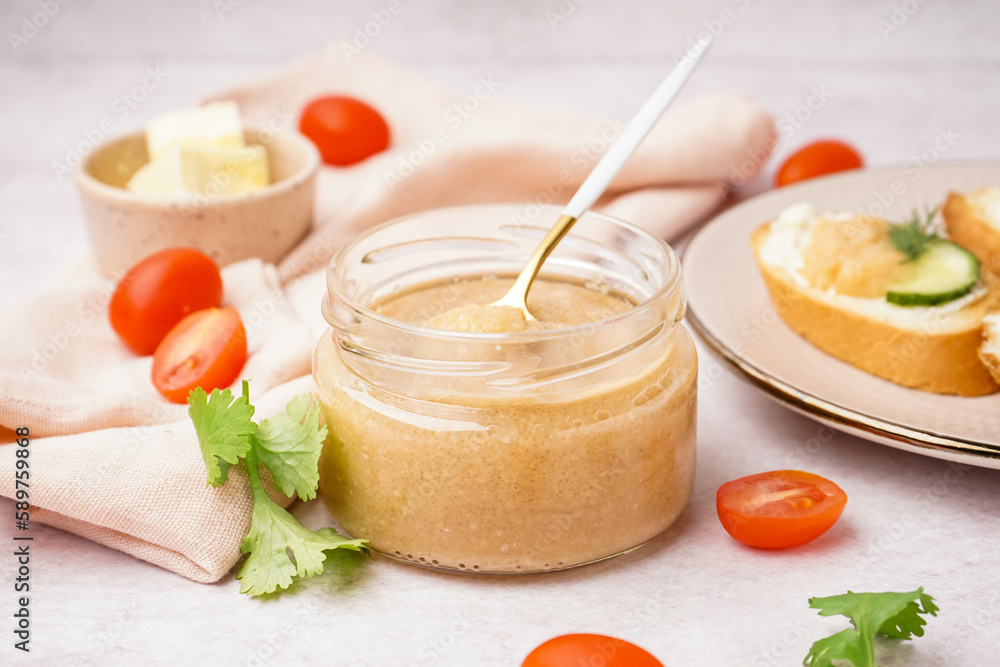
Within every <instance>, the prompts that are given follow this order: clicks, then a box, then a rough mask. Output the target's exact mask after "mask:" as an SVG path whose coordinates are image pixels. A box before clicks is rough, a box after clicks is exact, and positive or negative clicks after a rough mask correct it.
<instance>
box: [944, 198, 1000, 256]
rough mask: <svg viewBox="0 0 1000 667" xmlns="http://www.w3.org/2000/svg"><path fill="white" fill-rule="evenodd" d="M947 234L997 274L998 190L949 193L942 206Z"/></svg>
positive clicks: (999, 240)
mask: <svg viewBox="0 0 1000 667" xmlns="http://www.w3.org/2000/svg"><path fill="white" fill-rule="evenodd" d="M941 216H942V217H943V218H944V221H945V225H946V226H947V228H948V235H949V236H950V237H951V239H952V240H953V241H954V242H955V243H958V244H960V245H963V246H965V247H966V248H968V249H969V250H971V251H972V252H973V253H974V254H975V255H976V257H978V258H979V261H980V262H982V263H983V266H985V267H987V268H988V269H990V270H991V271H993V273H996V274H997V275H1000V188H982V189H979V190H973V191H972V192H969V193H968V194H961V193H958V192H952V193H951V194H949V195H948V199H947V201H945V203H944V206H943V207H941Z"/></svg>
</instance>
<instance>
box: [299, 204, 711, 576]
mask: <svg viewBox="0 0 1000 667" xmlns="http://www.w3.org/2000/svg"><path fill="white" fill-rule="evenodd" d="M558 215H559V210H558V209H556V208H554V207H550V208H543V209H542V211H541V214H540V215H539V216H537V217H535V220H536V221H537V222H532V221H529V220H527V219H526V217H525V207H524V206H523V205H487V206H472V207H461V208H450V209H441V210H434V211H428V212H424V213H419V214H416V215H411V216H408V217H404V218H400V219H397V220H395V221H392V222H389V223H386V224H384V225H381V226H379V227H376V228H374V229H372V230H370V231H368V232H366V233H364V234H362V235H361V236H359V237H357V238H355V239H354V240H353V241H352V242H350V243H348V244H347V245H345V246H343V247H342V248H341V249H340V251H339V252H338V253H337V256H336V257H335V258H334V259H333V261H332V262H331V263H330V267H329V271H328V275H327V287H328V294H327V297H326V300H325V302H324V306H323V312H324V315H325V317H326V319H327V321H328V322H329V323H330V326H331V329H330V330H329V332H328V333H327V334H326V335H324V336H323V338H322V339H321V341H320V344H319V346H318V348H317V350H316V355H315V358H314V363H313V375H314V376H315V379H316V384H317V387H318V389H319V393H318V398H319V400H320V401H321V403H322V405H323V411H324V415H325V418H326V422H327V425H328V426H329V429H330V435H329V438H328V440H327V442H326V444H325V446H324V449H323V453H322V456H321V458H320V464H319V471H320V491H321V493H322V496H323V499H324V502H325V503H326V505H327V507H328V508H329V510H330V512H331V513H332V514H333V515H334V516H335V517H336V519H337V520H338V522H339V523H340V524H341V526H343V528H344V529H345V530H346V531H347V532H348V533H350V534H351V535H352V536H354V537H361V538H366V539H368V540H370V543H371V547H372V548H373V549H375V550H377V551H379V552H381V553H382V554H385V555H387V556H389V557H392V558H396V559H399V560H404V561H408V562H412V563H416V564H419V565H425V566H428V567H434V568H440V569H447V570H456V571H465V572H491V573H514V572H536V571H544V570H557V569H561V568H566V567H573V566H576V565H582V564H585V563H590V562H594V561H597V560H601V559H604V558H608V557H611V556H615V555H618V554H622V553H625V552H627V551H630V550H632V549H634V548H636V547H638V546H641V545H642V544H643V543H645V542H647V541H648V540H649V539H651V538H652V537H654V536H655V535H657V534H658V533H660V532H661V531H663V530H664V529H665V528H666V527H667V526H669V525H670V524H671V523H672V522H673V521H674V520H675V519H676V518H677V516H678V514H680V512H681V510H682V509H683V508H684V505H685V504H686V503H687V501H688V499H689V497H690V495H691V489H692V486H693V483H694V468H695V412H696V385H697V381H696V377H697V357H696V353H695V349H694V345H693V343H692V340H691V337H690V335H689V334H688V332H687V330H686V329H685V328H684V327H683V326H680V324H679V323H680V321H681V319H682V318H683V316H684V296H683V289H682V286H681V278H680V266H679V264H678V261H677V258H676V257H675V255H674V253H673V251H672V250H671V249H670V247H669V246H667V245H666V244H665V243H664V242H663V241H661V240H660V239H658V238H656V237H654V236H652V235H650V234H648V233H646V232H644V231H642V230H640V229H638V228H636V227H634V226H632V225H629V224H627V223H624V222H621V221H619V220H615V219H612V218H610V217H607V216H604V215H600V214H595V213H588V214H586V215H584V216H583V218H581V219H580V221H579V222H577V224H576V226H575V227H574V228H573V232H572V234H571V235H570V236H568V237H567V238H565V239H564V240H563V241H562V242H561V243H560V244H559V246H558V247H557V249H556V250H555V252H554V253H553V254H552V256H551V257H550V258H549V259H548V260H547V261H546V263H545V265H544V267H543V273H542V276H543V277H545V278H547V279H549V280H557V279H558V280H566V281H572V282H575V283H578V284H586V285H590V286H593V285H600V286H601V288H602V289H612V290H615V292H617V293H619V294H621V295H624V296H625V297H627V298H628V299H629V300H630V301H632V302H633V303H635V304H636V305H635V306H634V307H632V308H630V309H629V310H626V311H625V312H622V313H620V314H618V315H614V316H612V317H608V318H606V319H600V320H597V321H589V322H587V323H585V324H583V325H577V326H572V327H566V328H559V329H551V330H544V331H522V332H517V333H499V334H498V333H469V332H454V331H443V330H438V329H431V328H428V327H424V326H420V325H419V324H413V323H410V322H404V321H401V320H395V319H392V318H390V317H388V316H386V315H384V314H382V313H380V312H379V310H378V308H377V304H379V303H380V302H384V301H385V300H386V299H387V298H388V297H391V296H393V295H398V294H401V293H405V292H406V291H407V290H415V289H420V286H426V285H429V284H437V285H439V286H440V285H441V284H442V283H444V284H447V283H448V281H454V279H456V278H473V279H476V278H479V277H484V276H513V275H515V274H516V273H517V272H518V271H520V269H521V268H522V267H523V265H524V263H525V262H526V260H527V258H528V256H529V255H530V253H531V251H532V250H534V248H535V246H536V245H537V244H538V242H539V241H540V240H541V238H542V237H543V236H544V234H545V232H546V231H547V228H546V224H547V223H549V222H551V221H554V220H556V218H557V217H558ZM434 293H435V295H436V296H435V302H433V303H427V304H426V305H427V309H428V313H429V314H434V313H437V312H442V311H446V310H448V309H450V308H451V307H453V306H458V305H463V304H459V303H448V302H447V301H448V298H447V294H448V291H447V290H444V291H442V290H435V292H434ZM442 294H443V295H444V296H442ZM373 306H376V307H373Z"/></svg>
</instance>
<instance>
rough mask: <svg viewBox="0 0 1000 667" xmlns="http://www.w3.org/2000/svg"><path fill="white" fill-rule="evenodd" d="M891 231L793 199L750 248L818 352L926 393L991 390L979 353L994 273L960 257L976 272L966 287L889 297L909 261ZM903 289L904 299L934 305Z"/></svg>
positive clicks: (997, 283) (993, 301) (998, 282)
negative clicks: (936, 294) (932, 296)
mask: <svg viewBox="0 0 1000 667" xmlns="http://www.w3.org/2000/svg"><path fill="white" fill-rule="evenodd" d="M896 229H897V228H896V227H895V226H891V225H890V224H889V223H887V222H886V221H884V220H880V219H877V218H872V217H869V216H859V215H854V214H837V215H824V216H818V215H816V214H815V213H814V212H813V211H812V208H811V207H810V206H809V205H808V204H798V205H796V206H792V207H789V208H788V209H786V210H785V211H784V212H783V213H782V214H781V215H780V216H779V217H778V218H777V219H776V220H774V221H772V222H769V223H767V224H765V225H763V226H761V227H760V228H758V229H757V230H756V231H755V232H754V234H753V236H752V238H751V246H752V248H753V252H754V255H755V257H756V259H757V265H758V267H759V268H760V271H761V273H762V275H763V277H764V281H765V283H766V284H767V288H768V291H769V292H770V294H771V298H772V301H773V302H774V306H775V310H776V312H777V313H778V314H779V315H780V316H781V318H782V319H783V320H784V321H785V323H786V324H788V326H789V327H790V328H791V329H793V330H794V331H796V332H797V333H798V334H800V335H801V336H802V337H803V338H805V339H806V340H808V341H809V342H811V343H812V344H813V345H815V346H816V347H818V348H819V349H821V350H823V351H824V352H826V353H828V354H830V355H832V356H834V357H837V358H838V359H841V360H843V361H846V362H847V363H849V364H851V365H853V366H855V367H857V368H859V369H861V370H863V371H866V372H868V373H871V374H872V375H876V376H878V377H881V378H884V379H886V380H890V381H892V382H896V383H898V384H901V385H904V386H907V387H913V388H916V389H921V390H924V391H929V392H934V393H941V394H958V395H962V396H978V395H982V394H989V393H993V392H995V391H997V390H998V389H1000V384H998V383H1000V378H994V376H993V375H991V373H990V371H989V369H988V368H987V366H986V364H985V363H984V361H983V360H982V359H981V358H980V356H979V354H978V350H979V347H980V345H981V344H982V342H983V318H984V316H986V315H987V314H988V313H990V312H991V311H994V310H998V309H1000V278H998V277H997V276H995V275H994V274H992V273H991V272H989V271H982V272H980V271H979V265H978V262H976V260H975V258H973V257H972V256H971V255H969V257H968V258H965V261H967V262H968V264H969V270H970V271H971V270H972V267H973V266H974V268H975V275H974V276H973V277H972V278H971V281H972V282H970V283H969V284H968V285H967V287H968V289H967V290H966V293H964V294H962V295H961V296H955V295H956V294H959V292H948V290H950V289H952V288H953V287H954V284H949V285H947V287H946V289H943V290H942V294H943V296H942V298H947V299H948V300H947V301H946V302H943V303H937V304H936V305H917V306H913V305H897V303H890V302H889V301H888V300H887V297H888V295H889V294H892V293H893V290H896V291H900V288H899V284H900V280H901V278H900V276H901V275H902V274H905V273H906V272H908V271H909V272H912V270H913V266H914V264H913V263H912V262H909V261H907V260H908V256H907V255H906V254H905V253H904V252H903V251H901V250H899V248H898V247H897V243H898V241H897V240H895V239H893V240H890V239H891V238H892V237H893V235H894V234H895V232H894V230H896ZM947 245H948V246H951V247H956V246H954V244H947ZM956 248H957V247H956ZM956 252H964V251H962V250H961V249H958V250H957V251H956ZM966 254H968V253H967V252H966ZM952 259H954V258H951V257H949V258H947V260H948V261H951V260H952ZM962 260H963V258H962V257H961V256H959V257H958V261H962ZM952 268H953V267H952ZM916 282H917V283H919V282H920V281H916ZM913 283H914V281H912V280H911V281H910V283H908V284H913ZM902 291H904V292H905V291H906V290H902ZM933 291H934V290H925V292H928V293H930V292H933ZM901 296H902V297H906V298H904V299H902V301H901V302H904V303H905V302H909V303H933V300H930V301H926V302H924V301H919V300H918V301H913V300H912V299H911V300H909V301H907V298H909V297H912V296H913V294H909V293H904V294H902V295H901ZM917 296H921V294H917ZM922 296H927V294H923V295H922Z"/></svg>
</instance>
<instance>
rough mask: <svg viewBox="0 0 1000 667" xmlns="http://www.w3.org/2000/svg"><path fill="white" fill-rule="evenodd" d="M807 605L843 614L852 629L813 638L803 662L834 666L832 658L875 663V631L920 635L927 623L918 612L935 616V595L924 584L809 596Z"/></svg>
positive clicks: (860, 666)
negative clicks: (900, 589)
mask: <svg viewBox="0 0 1000 667" xmlns="http://www.w3.org/2000/svg"><path fill="white" fill-rule="evenodd" d="M809 606H810V607H812V608H813V609H819V615H820V616H837V615H840V616H846V617H847V618H849V619H850V621H851V625H853V626H854V628H853V629H851V628H848V629H846V630H842V631H841V632H838V633H837V634H835V635H831V636H829V637H824V638H823V639H820V640H819V641H817V642H814V643H813V645H812V648H810V649H809V654H808V655H806V657H805V661H804V663H803V664H806V665H809V666H810V667H833V661H834V660H844V661H847V662H850V663H851V664H853V665H854V666H855V667H877V666H876V664H875V641H874V639H875V635H884V636H886V637H890V638H892V639H912V638H913V637H914V636H917V637H922V636H923V634H924V626H925V625H927V621H925V620H924V619H923V618H922V617H921V616H920V615H921V614H930V615H931V616H937V612H938V607H937V605H935V604H934V599H933V598H932V597H931V596H930V595H927V594H926V593H924V589H923V588H918V589H917V590H915V591H910V592H907V593H852V592H850V591H848V592H847V593H846V594H844V595H834V596H832V597H826V598H809Z"/></svg>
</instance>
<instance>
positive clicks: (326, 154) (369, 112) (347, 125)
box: [299, 95, 389, 167]
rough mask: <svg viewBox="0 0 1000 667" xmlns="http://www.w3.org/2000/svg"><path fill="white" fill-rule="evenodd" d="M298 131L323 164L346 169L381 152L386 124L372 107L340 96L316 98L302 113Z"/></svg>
mask: <svg viewBox="0 0 1000 667" xmlns="http://www.w3.org/2000/svg"><path fill="white" fill-rule="evenodd" d="M299 131H300V132H302V134H304V135H306V136H307V137H309V138H310V139H311V140H312V142H313V143H314V144H316V148H318V149H319V152H320V155H322V156H323V162H325V163H327V164H332V165H336V166H338V167H346V166H348V165H351V164H354V163H356V162H361V161H362V160H364V159H365V158H367V157H370V156H372V155H374V154H375V153H380V152H382V151H384V150H385V149H386V148H387V147H388V146H389V125H388V124H387V123H386V122H385V118H383V117H382V114H380V113H379V112H378V111H377V110H376V109H375V108H374V107H373V106H371V105H370V104H367V103H365V102H362V101H361V100H357V99H354V98H353V97H345V96H342V95H329V96H326V97H317V98H316V99H314V100H312V101H311V102H309V104H307V105H306V108H305V109H303V110H302V118H300V119H299Z"/></svg>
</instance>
